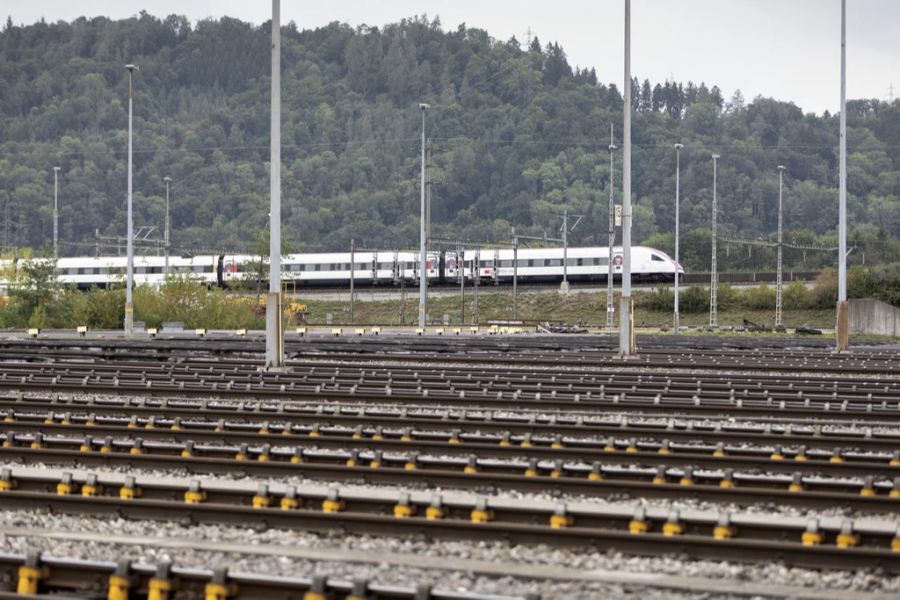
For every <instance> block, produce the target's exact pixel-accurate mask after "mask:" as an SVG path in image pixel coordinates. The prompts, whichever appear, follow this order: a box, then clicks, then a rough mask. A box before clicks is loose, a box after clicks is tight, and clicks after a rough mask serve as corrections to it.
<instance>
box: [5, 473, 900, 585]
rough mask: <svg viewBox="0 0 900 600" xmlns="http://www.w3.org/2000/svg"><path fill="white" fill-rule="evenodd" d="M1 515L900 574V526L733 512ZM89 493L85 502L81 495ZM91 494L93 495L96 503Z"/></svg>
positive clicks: (22, 488)
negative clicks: (257, 525)
mask: <svg viewBox="0 0 900 600" xmlns="http://www.w3.org/2000/svg"><path fill="white" fill-rule="evenodd" d="M8 479H9V481H10V482H11V483H10V489H8V490H7V491H5V492H4V493H0V505H2V506H4V507H6V508H13V509H22V508H32V507H34V506H35V505H37V506H42V507H45V508H46V509H48V510H52V511H59V512H66V513H73V512H74V513H82V514H93V515H111V514H114V515H117V516H119V517H124V518H129V519H165V520H183V521H187V522H194V523H228V524H240V525H243V524H245V523H247V522H254V521H256V522H259V521H262V522H265V523H266V525H267V526H269V527H278V528H287V529H303V530H307V531H330V530H335V529H339V530H341V531H344V532H348V533H366V534H372V533H376V534H390V535H424V536H427V537H429V538H435V539H474V540H479V541H483V540H488V539H495V540H503V541H507V542H512V543H528V544H535V543H542V544H549V545H552V546H569V547H581V548H591V549H593V550H600V551H602V550H607V549H612V548H615V549H617V550H621V551H625V552H630V553H635V554H642V555H647V554H650V555H653V554H660V553H663V554H666V553H671V552H680V553H684V554H687V555H690V556H692V557H696V558H715V559H717V560H721V559H729V560H735V561H739V562H745V561H758V560H769V559H771V557H772V556H778V557H779V558H780V559H781V560H782V561H784V562H785V563H787V564H790V565H795V566H811V567H815V568H820V569H821V568H829V569H847V568H857V567H867V568H873V567H877V568H880V569H883V570H884V571H886V572H890V573H897V572H900V552H897V551H896V550H895V549H893V548H895V545H900V540H898V532H897V529H896V526H894V527H890V525H888V524H885V523H880V524H879V523H866V524H854V523H853V522H852V521H849V520H844V521H833V520H828V521H825V520H819V519H809V520H806V519H797V518H760V517H752V516H748V515H741V514H729V513H720V514H717V513H706V512H698V513H696V514H695V513H684V514H682V513H679V512H678V511H671V512H667V511H660V510H655V509H646V508H644V507H641V506H638V507H637V508H634V509H627V508H623V507H620V506H615V505H603V504H597V505H591V506H585V507H582V506H580V505H579V506H575V505H573V506H566V505H565V504H560V503H527V504H526V503H523V502H521V501H515V502H511V501H504V500H502V499H496V498H488V497H484V496H482V497H456V496H451V495H446V494H445V495H441V494H430V493H418V492H407V491H402V490H401V491H396V490H395V491H388V492H386V493H377V492H375V491H371V492H369V493H364V494H359V493H347V492H342V491H341V490H340V489H339V488H336V487H332V488H327V489H326V488H306V487H304V488H302V489H298V488H297V487H293V486H288V487H275V486H260V487H257V488H256V489H255V490H252V491H251V490H248V489H247V488H246V487H240V486H227V487H226V486H217V485H204V484H202V483H201V482H199V481H197V480H194V481H189V482H185V481H180V482H175V483H173V482H171V481H166V482H159V481H158V480H155V479H140V478H135V477H127V478H124V479H123V478H102V477H101V478H91V477H89V476H81V475H78V474H76V475H73V474H71V473H68V474H66V473H64V474H63V475H62V477H54V476H53V475H34V474H19V473H15V472H11V473H9V476H8ZM85 486H90V488H91V491H90V494H85V492H84V488H85ZM91 494H93V495H91Z"/></svg>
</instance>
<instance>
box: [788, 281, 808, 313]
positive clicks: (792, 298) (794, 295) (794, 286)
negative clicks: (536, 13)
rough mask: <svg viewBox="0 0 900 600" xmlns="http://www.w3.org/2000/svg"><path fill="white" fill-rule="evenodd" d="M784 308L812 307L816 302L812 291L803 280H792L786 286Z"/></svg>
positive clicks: (800, 308)
mask: <svg viewBox="0 0 900 600" xmlns="http://www.w3.org/2000/svg"><path fill="white" fill-rule="evenodd" d="M783 300H784V309H785V310H804V309H807V308H811V307H812V305H813V302H814V298H813V295H812V292H810V290H809V289H807V287H806V284H804V283H803V282H802V281H792V282H790V283H789V284H787V285H786V286H784V298H783Z"/></svg>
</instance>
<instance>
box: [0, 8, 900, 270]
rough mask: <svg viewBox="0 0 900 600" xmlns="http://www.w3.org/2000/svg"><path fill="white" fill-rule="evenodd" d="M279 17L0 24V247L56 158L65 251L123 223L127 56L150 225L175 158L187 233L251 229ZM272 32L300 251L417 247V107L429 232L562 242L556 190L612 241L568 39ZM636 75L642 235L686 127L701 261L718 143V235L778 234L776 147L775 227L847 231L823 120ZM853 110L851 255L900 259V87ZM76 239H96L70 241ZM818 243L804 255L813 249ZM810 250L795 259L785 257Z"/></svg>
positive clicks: (599, 127) (438, 32)
mask: <svg viewBox="0 0 900 600" xmlns="http://www.w3.org/2000/svg"><path fill="white" fill-rule="evenodd" d="M269 35H270V33H269V29H268V26H267V25H263V26H261V27H255V26H252V25H249V24H246V23H242V22H240V21H237V20H234V19H227V18H226V19H222V20H219V21H213V20H208V21H201V22H199V23H197V24H196V25H192V24H191V23H190V22H189V21H188V20H186V19H185V18H183V17H178V16H170V17H168V18H166V19H164V20H160V19H157V18H155V17H152V16H150V15H147V14H146V13H142V14H141V15H140V16H139V17H137V18H133V19H128V20H122V21H111V20H108V19H105V18H95V19H79V20H77V21H75V22H73V23H65V22H59V23H52V24H51V23H44V22H41V23H37V24H34V25H29V26H26V27H19V26H13V25H12V23H11V22H7V24H6V26H5V28H4V29H3V31H2V33H0V90H2V92H0V201H2V206H0V219H2V223H3V225H2V228H0V239H2V241H3V245H4V246H18V247H23V246H31V247H39V246H42V245H44V244H46V243H47V241H48V240H49V239H50V237H51V234H52V221H51V211H52V194H53V171H52V167H53V166H54V165H58V166H60V167H61V171H60V173H61V178H60V205H61V217H60V224H61V234H60V237H61V239H62V240H63V241H64V242H66V243H67V244H66V245H64V246H63V249H62V251H63V254H68V255H72V254H80V253H85V252H89V251H90V249H91V246H90V242H91V241H92V240H93V237H94V231H95V230H99V231H100V232H101V234H107V235H117V234H118V235H121V234H124V231H125V194H126V149H127V134H126V131H127V107H128V105H127V72H126V71H125V69H124V68H123V65H124V64H125V63H128V62H134V63H137V64H138V65H139V66H140V71H139V72H138V73H137V74H136V76H135V100H134V105H135V109H134V110H135V142H134V144H135V184H134V189H135V210H136V224H137V226H142V225H150V226H156V227H159V228H160V229H162V223H163V207H164V201H163V197H164V192H165V187H164V183H163V178H164V177H165V176H169V177H171V178H172V180H173V184H172V206H173V223H174V232H173V238H174V244H175V245H176V246H182V247H200V246H206V247H212V248H222V249H237V248H241V247H247V246H248V245H249V243H250V242H251V241H252V240H253V239H254V237H257V236H258V235H259V232H260V231H261V230H262V229H263V228H264V227H265V226H266V223H267V212H268V163H267V161H268V143H269V142H268V140H269V137H268V134H269V68H270V67H269V51H268V47H269ZM282 39H283V49H282V64H283V79H282V82H283V92H282V99H283V104H284V105H283V109H282V110H283V112H282V115H283V129H282V132H283V133H282V136H283V137H282V140H283V144H284V146H283V170H282V181H283V189H284V195H283V202H284V208H283V217H284V223H285V237H286V238H288V239H290V240H291V241H292V242H294V243H295V244H296V245H297V247H302V248H305V249H308V250H320V249H328V250H336V249H345V248H347V247H348V246H349V240H350V238H351V237H354V238H356V240H357V243H358V244H359V245H360V246H368V247H409V246H413V245H415V244H416V243H417V241H418V214H419V210H418V202H419V194H418V176H419V135H420V111H419V109H418V104H419V103H420V102H428V103H430V104H431V105H432V109H431V110H430V111H429V113H428V128H429V137H430V138H431V140H432V145H433V153H434V159H433V160H434V164H435V168H434V170H433V176H434V179H435V184H434V205H433V221H434V231H435V234H436V235H440V236H442V237H451V238H464V239H469V240H479V241H488V240H505V239H508V237H509V227H510V225H513V226H516V228H517V231H518V232H519V233H527V234H533V235H541V234H543V233H544V232H547V233H548V235H551V236H552V235H556V233H557V230H558V228H559V225H560V217H559V216H560V215H561V214H562V211H563V208H564V207H568V208H569V210H570V212H573V213H577V214H582V215H584V216H585V219H584V220H583V221H582V222H581V223H580V224H579V226H578V228H577V229H576V230H575V232H574V233H573V234H572V236H571V239H572V243H577V244H590V243H600V244H605V231H606V218H607V202H608V196H609V153H608V150H607V146H608V144H609V128H610V124H614V125H615V128H616V132H615V133H616V144H617V145H621V142H620V135H621V122H622V111H621V108H622V94H621V92H620V89H617V87H616V86H615V85H611V84H608V83H604V82H598V81H597V77H596V75H595V73H594V71H593V70H578V69H573V67H572V66H571V65H570V64H569V63H568V61H567V60H566V55H565V52H564V49H563V48H562V47H561V46H560V45H558V44H557V43H549V44H545V43H542V42H541V41H539V40H538V39H534V40H528V41H527V42H526V43H520V42H519V41H517V40H515V39H513V40H509V41H499V40H495V39H493V38H491V37H490V34H489V32H486V31H482V30H478V29H471V28H466V27H465V26H460V27H458V28H457V29H455V30H444V29H443V28H442V26H441V24H440V22H439V21H438V20H437V19H435V20H430V19H427V18H425V17H421V18H412V19H409V20H405V21H403V22H401V23H398V24H391V25H387V26H385V27H383V28H374V27H366V26H360V27H356V26H354V25H346V24H338V23H334V24H331V25H329V26H328V27H324V28H320V29H316V30H302V29H300V28H298V27H297V26H295V25H294V24H289V25H287V26H286V27H285V28H284V33H283V38H282ZM736 68H739V66H736ZM798 76H802V74H798ZM835 84H837V82H835ZM633 87H634V107H635V109H636V111H637V112H636V115H635V119H634V138H633V139H634V144H635V145H634V154H633V156H634V158H633V165H634V167H633V173H634V176H633V182H634V183H633V188H634V194H635V221H634V226H635V230H634V239H635V240H636V241H646V240H649V241H651V242H652V243H654V244H657V245H660V246H662V247H667V246H670V244H671V235H668V236H667V235H666V234H667V233H668V232H671V230H672V228H673V212H674V211H673V197H674V163H675V157H674V151H673V150H672V145H673V144H674V143H675V142H681V143H683V144H685V148H684V150H683V152H682V199H683V205H682V218H683V225H684V229H683V231H684V232H685V243H686V246H687V247H686V255H687V258H688V259H689V263H688V264H689V266H690V265H691V263H694V264H704V263H705V259H704V258H703V248H704V247H705V248H707V250H706V253H707V256H708V231H705V229H704V228H707V227H708V226H709V220H710V201H711V193H712V189H711V187H712V161H711V159H710V154H711V153H712V152H718V153H720V154H721V156H722V158H721V160H720V161H719V173H718V182H719V188H718V190H719V201H720V206H721V207H722V212H721V215H722V216H721V219H722V227H723V229H724V231H725V233H726V234H729V235H734V236H740V237H760V236H768V235H771V234H772V233H773V232H774V231H775V228H776V224H777V212H776V209H777V193H778V174H777V168H776V167H777V165H779V164H783V165H785V166H786V167H787V171H786V179H785V184H786V191H785V206H786V216H785V222H786V227H787V228H788V229H789V230H790V233H789V234H788V236H787V237H788V239H796V240H799V241H804V242H806V243H831V242H833V241H834V239H836V236H835V235H834V233H835V229H836V223H837V149H838V117H837V116H836V115H828V114H825V115H822V116H816V115H811V114H804V113H803V112H802V110H801V109H800V108H798V107H797V106H795V105H793V104H791V103H788V102H779V101H775V100H771V99H766V98H756V99H753V100H752V101H751V100H745V99H743V98H742V97H741V95H740V92H734V93H732V92H731V91H728V92H727V93H725V92H722V91H720V90H719V89H718V88H716V87H714V86H711V87H707V85H704V84H695V83H691V82H678V83H674V82H661V83H651V82H646V81H644V82H638V81H637V80H636V81H635V82H634V84H633ZM848 117H849V138H848V139H849V152H850V154H849V177H848V186H849V215H850V217H849V218H850V223H851V226H852V228H853V230H854V231H853V233H852V235H851V243H853V244H855V245H857V246H858V247H859V248H860V249H861V251H860V252H856V253H854V254H853V255H851V256H852V258H853V259H854V260H859V259H861V257H862V256H863V255H865V256H866V260H867V261H869V262H871V261H873V260H879V261H882V260H898V258H900V257H898V256H897V253H898V247H897V243H896V240H895V237H896V236H898V235H900V101H894V103H893V104H891V105H889V104H887V103H884V102H879V101H877V100H855V101H852V102H851V103H850V104H849V106H848ZM620 158H621V157H620V156H619V155H618V154H617V156H616V163H617V167H616V168H617V173H616V177H615V185H616V186H617V187H618V186H619V185H620V181H621V171H620V170H619V164H620ZM616 198H617V201H620V193H619V192H618V191H617V192H616ZM692 230H693V231H692ZM828 236H830V238H831V239H828ZM704 240H705V246H704ZM78 241H87V242H88V246H87V247H77V246H73V245H70V244H71V243H72V242H78ZM755 252H757V256H758V251H755ZM731 253H732V252H731V251H730V252H729V254H731ZM733 254H734V255H735V256H741V257H743V256H745V255H746V254H747V251H746V250H745V249H741V250H740V251H737V250H736V249H735V250H734V251H733ZM815 254H816V253H812V255H815ZM812 255H811V256H810V257H807V261H812V262H815V261H816V260H818V259H815V258H813V257H812ZM801 258H802V256H801V254H800V253H797V252H794V253H793V254H790V255H789V260H792V261H794V262H796V263H797V264H798V266H799V265H800V261H801ZM823 260H824V262H833V256H832V257H828V256H825V257H824V259H823Z"/></svg>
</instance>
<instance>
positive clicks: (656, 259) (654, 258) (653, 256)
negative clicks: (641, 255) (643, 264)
mask: <svg viewBox="0 0 900 600" xmlns="http://www.w3.org/2000/svg"><path fill="white" fill-rule="evenodd" d="M650 260H655V261H657V262H666V259H664V258H663V257H662V256H660V255H659V254H651V255H650Z"/></svg>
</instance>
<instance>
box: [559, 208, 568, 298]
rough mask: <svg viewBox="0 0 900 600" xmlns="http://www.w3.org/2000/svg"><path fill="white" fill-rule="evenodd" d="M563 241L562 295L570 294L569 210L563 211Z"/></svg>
mask: <svg viewBox="0 0 900 600" xmlns="http://www.w3.org/2000/svg"><path fill="white" fill-rule="evenodd" d="M562 239H563V280H562V283H561V284H559V291H560V293H562V294H568V293H569V209H568V208H564V209H563V224H562Z"/></svg>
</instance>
